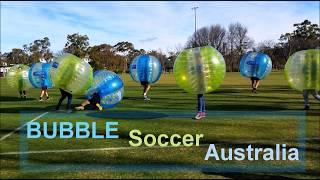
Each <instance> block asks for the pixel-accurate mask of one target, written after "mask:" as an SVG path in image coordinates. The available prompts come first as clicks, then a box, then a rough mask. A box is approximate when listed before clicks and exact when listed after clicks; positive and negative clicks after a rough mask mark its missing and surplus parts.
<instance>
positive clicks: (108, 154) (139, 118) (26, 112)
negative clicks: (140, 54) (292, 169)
mask: <svg viewBox="0 0 320 180" xmlns="http://www.w3.org/2000/svg"><path fill="white" fill-rule="evenodd" d="M122 79H123V81H124V83H125V97H124V99H123V100H122V101H121V103H120V104H119V105H118V106H117V107H115V108H113V109H107V110H103V111H101V112H99V111H84V112H75V113H71V114H66V113H55V112H53V110H54V108H55V105H56V104H57V101H58V99H59V91H58V90H57V89H52V90H49V94H50V96H51V97H52V100H50V101H44V102H38V101H37V100H38V96H39V90H37V89H31V90H29V91H28V99H27V100H26V101H21V100H20V99H19V98H18V94H17V92H16V91H15V90H13V89H9V88H7V86H6V82H5V80H4V79H0V83H1V97H0V98H1V107H0V108H1V122H0V125H1V131H0V134H1V137H3V136H4V135H6V134H8V133H10V132H11V131H13V130H14V129H15V128H17V127H19V126H20V125H21V123H24V122H28V121H30V120H31V119H33V118H35V117H37V116H38V115H40V114H42V113H44V112H47V111H49V113H48V114H47V115H45V116H44V117H42V118H40V119H39V120H38V121H40V122H44V121H47V122H53V121H57V122H58V121H69V122H76V121H88V122H93V121H94V122H97V127H98V130H97V131H98V133H99V134H103V133H104V132H103V131H104V123H105V122H106V121H118V122H119V126H118V128H119V132H118V134H119V135H120V139H116V140H110V139H75V138H73V139H58V138H57V139H52V140H48V139H45V138H40V139H32V140H30V139H29V140H26V144H28V147H27V148H28V149H27V151H41V150H65V149H74V150H76V149H91V148H108V147H130V146H129V143H128V141H129V140H130V138H129V132H130V131H131V130H133V129H139V130H141V131H142V133H143V134H144V135H145V134H148V133H152V134H155V135H159V134H163V133H166V134H169V135H170V134H175V133H178V134H181V135H183V134H193V135H194V134H204V139H203V140H202V141H201V143H200V144H202V146H200V147H195V146H193V147H178V148H168V147H167V148H136V149H127V150H112V151H85V152H59V153H52V152H51V153H43V154H29V155H28V156H27V158H28V159H27V162H28V163H29V164H31V165H32V164H38V165H39V164H40V167H39V168H37V169H33V170H31V171H25V170H23V169H21V167H20V165H21V164H20V163H21V161H20V160H21V159H20V158H21V157H24V156H21V155H4V154H1V155H0V157H1V178H41V177H42V178H259V177H261V178H265V177H267V178H274V177H289V178H319V164H318V163H319V160H320V154H319V150H320V145H319V142H320V141H319V130H320V128H319V121H320V119H319V114H320V106H319V103H318V102H316V101H315V100H314V99H313V98H311V99H310V102H311V109H312V110H310V111H307V112H305V111H303V110H302V108H303V98H302V95H301V93H299V92H296V91H294V90H292V89H291V88H289V87H288V84H287V82H286V80H285V79H284V74H283V72H272V73H271V75H270V76H268V77H267V78H266V79H265V80H263V81H262V82H261V84H260V87H259V91H258V94H252V93H251V91H250V89H249V88H250V82H249V80H248V79H246V78H243V77H241V76H240V75H239V73H227V75H226V78H225V80H224V83H223V84H222V86H221V87H220V88H219V89H218V90H216V91H215V92H214V93H211V94H207V95H206V96H205V98H206V108H207V114H208V115H207V118H206V119H205V120H203V121H200V122H196V121H195V120H193V119H191V118H192V117H193V116H194V115H195V112H196V97H195V95H190V94H188V93H185V92H183V91H182V90H181V89H180V88H179V87H177V85H176V83H175V80H174V77H173V74H163V75H162V77H161V79H160V81H159V82H158V83H157V84H155V85H153V86H152V88H151V91H150V94H149V96H150V98H151V101H150V102H146V101H143V100H142V99H141V94H142V92H141V87H140V86H139V84H137V83H135V82H133V81H132V80H131V79H130V77H129V76H128V75H123V76H122ZM82 101H83V97H80V96H77V97H74V99H73V102H72V103H73V106H76V105H78V104H80V103H81V102H82ZM64 103H65V102H64ZM62 108H64V106H63V107H62ZM290 113H298V114H299V113H300V114H303V115H304V113H305V115H304V116H303V117H304V121H303V122H304V124H305V128H304V129H305V133H306V134H305V135H306V137H305V138H304V140H305V141H306V161H305V169H306V170H305V172H297V173H285V172H283V173H281V172H280V173H271V172H269V173H263V172H262V173H254V172H242V173H219V172H207V171H204V170H201V169H193V170H188V171H174V170H170V171H168V170H154V169H153V170H152V171H151V170H150V168H151V167H152V165H167V166H168V167H169V166H170V165H177V164H178V165H179V166H185V165H193V166H194V167H197V165H217V166H223V165H236V166H247V165H254V166H257V167H266V166H268V165H276V166H277V167H284V166H285V165H294V163H293V162H288V161H273V162H265V161H258V162H249V161H230V162H223V161H214V160H210V161H204V157H205V154H206V151H207V148H208V144H210V143H214V144H216V146H218V148H221V147H229V146H230V145H232V146H237V147H246V146H247V145H248V144H253V145H255V146H258V147H268V146H271V147H272V146H274V145H275V144H277V143H279V144H287V146H290V147H297V146H299V145H301V144H299V143H298V141H297V138H298V135H299V131H298V128H299V121H301V120H299V119H297V116H294V115H290ZM20 136H21V135H20V133H19V132H16V133H14V134H12V135H11V136H9V137H8V138H7V139H5V140H3V141H1V142H0V143H1V153H5V152H17V151H21V149H20V148H21V146H20V140H21V139H20ZM141 164H147V165H148V166H146V167H144V168H143V169H139V170H137V169H135V170H132V169H131V170H130V167H135V165H136V166H137V167H138V165H141ZM47 165H55V166H57V167H58V170H55V171H52V170H51V171H43V172H37V170H41V168H44V167H47ZM63 165H66V166H67V167H69V168H71V169H73V170H74V171H72V172H68V171H69V170H70V169H67V170H65V169H63V168H64V167H65V166H63ZM77 165H83V166H84V167H87V166H88V165H90V166H88V167H92V166H93V169H92V168H84V169H78V168H79V167H78V166H77ZM108 165H132V166H129V170H126V171H112V170H108V171H107V170H99V169H98V167H106V166H108ZM95 166H97V168H95ZM148 167H150V168H148ZM248 170H250V169H248Z"/></svg>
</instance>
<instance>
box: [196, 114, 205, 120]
mask: <svg viewBox="0 0 320 180" xmlns="http://www.w3.org/2000/svg"><path fill="white" fill-rule="evenodd" d="M202 118H204V117H203V116H202V112H198V114H197V115H196V116H195V117H194V119H196V120H200V119H202Z"/></svg>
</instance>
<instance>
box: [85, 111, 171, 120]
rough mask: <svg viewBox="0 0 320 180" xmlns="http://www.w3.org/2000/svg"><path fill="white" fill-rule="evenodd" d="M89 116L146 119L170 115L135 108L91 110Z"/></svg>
mask: <svg viewBox="0 0 320 180" xmlns="http://www.w3.org/2000/svg"><path fill="white" fill-rule="evenodd" d="M87 116H89V117H95V118H104V119H105V118H113V119H127V120H133V119H134V120H144V119H158V118H164V117H167V116H168V115H166V114H164V113H158V112H150V111H139V110H136V111H133V110H126V111H108V112H106V111H98V112H90V113H88V114H87Z"/></svg>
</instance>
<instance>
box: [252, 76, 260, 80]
mask: <svg viewBox="0 0 320 180" xmlns="http://www.w3.org/2000/svg"><path fill="white" fill-rule="evenodd" d="M253 80H256V81H258V80H260V79H259V78H257V77H251V81H253Z"/></svg>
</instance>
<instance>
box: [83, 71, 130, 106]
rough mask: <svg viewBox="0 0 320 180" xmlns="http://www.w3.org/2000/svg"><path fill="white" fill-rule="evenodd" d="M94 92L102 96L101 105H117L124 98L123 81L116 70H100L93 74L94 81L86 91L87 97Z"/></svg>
mask: <svg viewBox="0 0 320 180" xmlns="http://www.w3.org/2000/svg"><path fill="white" fill-rule="evenodd" d="M94 93H98V94H99V96H100V105H101V106H102V107H103V108H112V107H115V106H116V105H117V104H118V103H119V102H120V101H121V100H122V98H123V95H124V90H123V82H122V80H121V78H120V77H119V76H118V75H117V74H116V73H114V72H112V71H108V70H98V71H95V72H94V74H93V83H92V85H91V87H90V88H89V89H88V90H87V92H86V97H87V98H88V99H90V98H91V97H92V96H93V94H94Z"/></svg>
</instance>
